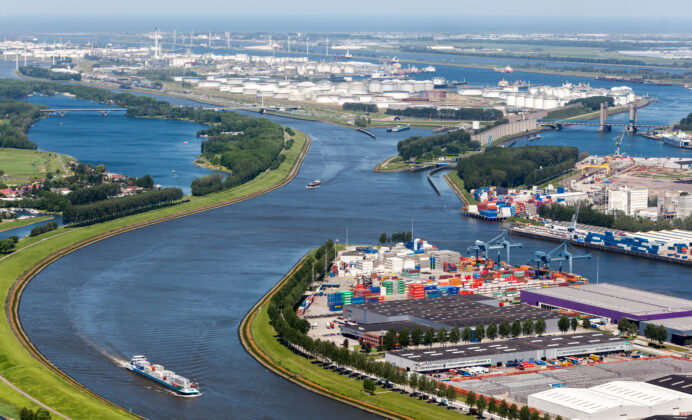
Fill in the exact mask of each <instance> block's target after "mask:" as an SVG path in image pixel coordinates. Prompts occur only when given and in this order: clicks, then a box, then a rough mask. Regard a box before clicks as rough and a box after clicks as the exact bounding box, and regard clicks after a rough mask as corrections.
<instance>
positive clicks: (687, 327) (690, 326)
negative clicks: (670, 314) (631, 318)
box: [639, 316, 692, 346]
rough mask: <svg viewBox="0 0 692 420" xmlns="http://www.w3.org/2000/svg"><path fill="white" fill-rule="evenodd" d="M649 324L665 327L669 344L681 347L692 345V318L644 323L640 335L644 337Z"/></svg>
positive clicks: (640, 324)
mask: <svg viewBox="0 0 692 420" xmlns="http://www.w3.org/2000/svg"><path fill="white" fill-rule="evenodd" d="M647 324H654V325H663V326H664V327H665V328H666V331H667V332H668V336H667V338H666V341H667V342H669V343H673V344H678V345H680V346H689V345H690V344H692V316H685V317H681V318H668V319H659V320H654V321H642V322H640V323H639V335H644V330H645V329H646V325H647Z"/></svg>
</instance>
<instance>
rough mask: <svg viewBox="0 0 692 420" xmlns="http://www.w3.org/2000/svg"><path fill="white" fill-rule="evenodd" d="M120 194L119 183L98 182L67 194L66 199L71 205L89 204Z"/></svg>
mask: <svg viewBox="0 0 692 420" xmlns="http://www.w3.org/2000/svg"><path fill="white" fill-rule="evenodd" d="M118 194H120V185H118V184H115V183H107V184H98V185H94V186H93V187H89V188H80V189H76V190H74V191H71V192H70V193H69V194H67V199H68V200H70V203H71V204H72V205H82V204H89V203H93V202H95V201H101V200H106V199H108V198H109V197H114V196H116V195H118Z"/></svg>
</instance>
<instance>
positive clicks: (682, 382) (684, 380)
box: [647, 374, 692, 395]
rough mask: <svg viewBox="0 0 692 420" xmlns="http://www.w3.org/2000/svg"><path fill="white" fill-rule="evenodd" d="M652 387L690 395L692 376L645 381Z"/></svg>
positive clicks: (691, 393) (667, 376) (674, 376)
mask: <svg viewBox="0 0 692 420" xmlns="http://www.w3.org/2000/svg"><path fill="white" fill-rule="evenodd" d="M647 382H648V383H650V384H652V385H657V386H661V387H663V388H668V389H672V390H673V391H680V392H684V393H686V394H690V395H692V374H690V375H666V376H662V377H660V378H656V379H652V380H650V381H647Z"/></svg>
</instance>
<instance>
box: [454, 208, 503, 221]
mask: <svg viewBox="0 0 692 420" xmlns="http://www.w3.org/2000/svg"><path fill="white" fill-rule="evenodd" d="M461 214H462V215H464V216H469V217H473V218H475V219H480V220H483V221H485V222H501V221H503V220H505V219H507V218H506V217H502V216H498V217H490V216H483V215H482V214H478V213H471V212H469V211H466V210H464V209H462V210H461Z"/></svg>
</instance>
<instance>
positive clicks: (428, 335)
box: [382, 316, 588, 351]
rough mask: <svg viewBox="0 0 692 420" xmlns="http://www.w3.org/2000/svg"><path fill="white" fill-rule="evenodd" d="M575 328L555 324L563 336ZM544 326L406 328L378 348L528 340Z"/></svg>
mask: <svg viewBox="0 0 692 420" xmlns="http://www.w3.org/2000/svg"><path fill="white" fill-rule="evenodd" d="M582 326H584V327H585V328H588V320H587V321H586V324H583V325H582ZM578 327H579V321H578V320H577V318H572V319H570V318H568V317H567V316H563V317H561V318H560V319H559V320H558V329H559V330H560V331H561V332H562V333H566V332H567V331H569V330H570V328H571V329H572V330H573V331H576V330H577V328H578ZM546 328H547V325H546V322H545V320H544V319H542V318H541V319H538V320H536V322H534V321H532V320H530V319H527V320H525V321H524V322H523V323H522V322H521V321H519V320H515V321H514V322H512V323H510V322H509V321H502V322H501V323H500V324H499V325H498V324H495V323H494V322H491V323H490V324H488V326H487V327H486V326H485V325H483V324H478V325H477V326H476V327H475V328H473V329H472V328H471V327H470V326H466V327H464V328H463V329H459V328H458V327H456V326H455V327H453V328H452V329H450V330H449V331H447V329H446V328H445V327H442V328H439V329H437V330H435V329H434V328H432V327H430V328H428V329H427V330H425V332H423V330H422V329H421V328H416V329H414V330H413V331H412V332H409V330H408V328H403V329H402V330H401V331H399V333H398V334H397V332H396V331H395V330H393V329H392V330H389V331H388V332H387V333H386V334H385V336H384V337H383V338H382V348H383V350H386V351H389V350H392V349H394V348H397V347H404V348H405V347H408V346H411V345H413V346H420V345H426V346H432V345H433V344H434V343H442V344H444V343H451V344H457V343H459V342H460V341H463V342H464V343H468V342H471V341H472V340H475V341H478V342H482V341H483V339H485V338H487V339H489V340H491V341H494V340H495V339H496V338H498V337H499V338H503V339H504V338H509V337H511V338H517V337H519V336H521V335H523V336H525V337H531V336H533V335H537V336H539V337H540V336H543V334H545V332H546Z"/></svg>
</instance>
